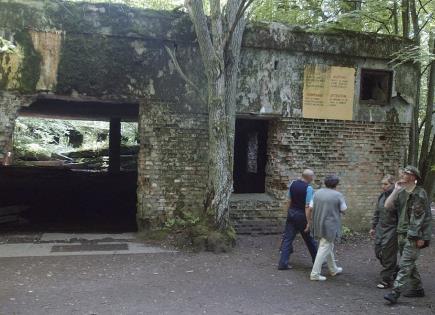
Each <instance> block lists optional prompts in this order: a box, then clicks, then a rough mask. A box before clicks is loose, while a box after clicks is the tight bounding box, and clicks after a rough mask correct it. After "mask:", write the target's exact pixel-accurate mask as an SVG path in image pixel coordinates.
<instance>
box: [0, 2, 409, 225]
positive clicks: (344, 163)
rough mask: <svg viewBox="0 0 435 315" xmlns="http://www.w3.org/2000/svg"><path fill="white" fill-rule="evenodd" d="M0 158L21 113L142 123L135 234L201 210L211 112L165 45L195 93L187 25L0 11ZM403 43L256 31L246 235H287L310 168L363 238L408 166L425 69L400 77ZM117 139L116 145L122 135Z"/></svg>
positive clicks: (196, 71)
mask: <svg viewBox="0 0 435 315" xmlns="http://www.w3.org/2000/svg"><path fill="white" fill-rule="evenodd" d="M0 35H1V36H2V37H3V38H6V39H8V40H10V41H12V42H13V43H15V44H16V45H17V48H18V53H15V54H4V53H3V54H0V61H1V67H0V89H1V93H0V158H4V156H5V153H6V152H8V151H11V146H12V133H13V128H14V121H15V119H16V118H17V116H18V115H21V114H26V113H27V114H28V113H32V114H34V115H40V116H48V117H49V116H54V117H66V118H83V117H85V118H87V119H94V120H98V119H102V120H110V121H111V128H112V142H113V150H112V156H111V159H112V161H111V170H112V171H114V172H116V169H117V168H118V169H119V165H118V164H117V156H116V155H117V152H118V154H119V151H117V150H116V141H117V140H116V139H117V136H116V135H117V134H119V122H120V121H123V120H128V121H138V122H139V135H140V152H139V156H138V169H137V195H136V196H137V203H136V205H137V208H136V209H135V211H136V218H137V223H138V226H139V228H141V227H143V226H145V225H146V223H147V222H150V221H151V222H154V221H153V219H156V218H159V219H165V218H169V217H171V215H172V214H173V213H174V211H179V210H183V211H192V212H194V213H195V212H198V211H200V209H201V208H202V207H203V203H204V195H205V185H206V177H207V154H208V151H207V141H208V140H207V138H208V136H207V128H208V126H207V107H206V106H205V104H203V103H202V102H201V101H200V97H199V96H198V95H197V94H196V92H195V91H193V90H192V89H191V88H190V86H189V85H188V84H186V83H185V82H184V81H183V80H182V79H181V77H180V75H179V74H178V73H177V71H176V70H175V69H174V65H173V63H172V62H171V60H170V58H169V57H168V54H167V53H166V51H165V46H168V47H169V48H170V49H173V50H174V51H175V53H176V56H177V58H178V60H179V63H180V65H181V67H182V68H183V69H184V71H185V72H186V74H187V76H188V77H189V78H191V80H192V81H193V82H195V83H196V84H197V85H198V86H202V87H204V91H205V86H204V83H205V75H204V73H203V65H202V63H201V58H200V54H199V48H198V45H197V42H196V39H195V34H194V32H193V28H192V24H191V23H190V20H189V17H188V16H187V15H186V14H185V13H181V12H159V11H152V10H139V9H132V8H129V7H126V6H120V5H106V4H66V3H63V2H57V1H52V2H47V1H36V0H35V1H32V0H29V1H19V0H16V1H9V0H0ZM407 45H409V43H408V42H406V41H404V40H403V39H400V38H397V37H392V36H380V35H375V34H357V33H352V32H343V31H341V32H332V33H309V32H305V31H303V30H300V29H296V28H291V27H288V26H284V25H280V24H275V23H270V24H255V25H250V26H248V28H247V30H246V32H245V35H244V40H243V48H242V59H241V65H240V76H239V82H238V97H237V122H236V124H237V126H236V133H235V143H236V145H235V163H234V195H233V196H232V200H231V209H230V215H231V218H232V222H233V223H234V224H235V226H236V228H237V229H238V231H239V232H240V233H252V232H255V233H271V232H277V231H280V230H281V228H282V222H283V218H284V217H285V215H286V213H285V211H284V210H283V207H282V205H283V200H284V198H285V196H286V191H287V187H288V183H289V180H290V179H292V178H295V177H297V176H299V174H300V172H301V170H302V169H303V168H306V167H310V168H312V169H314V170H315V172H316V175H317V178H316V183H315V186H316V187H318V186H319V185H320V184H321V181H322V178H323V176H324V175H325V174H327V173H332V172H334V173H337V174H339V175H340V176H341V177H342V182H341V185H340V187H339V189H340V190H341V191H343V192H344V194H345V196H346V198H347V202H348V206H349V211H348V214H347V216H346V219H345V224H347V225H348V226H350V227H353V228H356V229H366V228H367V227H368V220H369V218H370V216H371V213H372V209H373V206H374V203H375V200H376V196H377V195H378V192H379V181H380V179H381V178H382V176H383V174H385V173H393V174H394V173H396V171H397V169H398V167H399V166H401V164H402V163H403V161H404V158H405V152H406V148H407V143H408V127H409V124H410V119H411V111H412V106H413V104H414V102H415V83H416V81H417V72H416V69H415V68H414V67H413V66H412V65H411V64H404V65H401V66H399V67H397V68H393V64H391V63H389V61H390V60H391V56H392V54H393V53H395V52H397V51H399V50H400V49H402V48H404V47H405V46H407ZM118 138H119V137H118Z"/></svg>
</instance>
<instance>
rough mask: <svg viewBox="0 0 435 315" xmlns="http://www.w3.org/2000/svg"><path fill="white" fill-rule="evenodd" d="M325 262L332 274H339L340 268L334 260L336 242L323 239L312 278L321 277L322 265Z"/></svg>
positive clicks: (312, 271) (320, 242)
mask: <svg viewBox="0 0 435 315" xmlns="http://www.w3.org/2000/svg"><path fill="white" fill-rule="evenodd" d="M325 260H326V262H327V264H328V268H329V271H330V272H331V273H334V272H337V270H338V267H337V265H336V263H335V258H334V242H329V241H328V240H327V239H325V238H321V239H320V241H319V248H318V249H317V255H316V259H315V261H314V265H313V269H312V270H311V277H318V276H320V274H321V271H322V265H323V262H324V261H325Z"/></svg>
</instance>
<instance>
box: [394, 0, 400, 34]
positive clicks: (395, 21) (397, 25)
mask: <svg viewBox="0 0 435 315" xmlns="http://www.w3.org/2000/svg"><path fill="white" fill-rule="evenodd" d="M392 14H393V26H394V27H393V29H394V35H399V18H398V8H397V0H394V3H393V13H392Z"/></svg>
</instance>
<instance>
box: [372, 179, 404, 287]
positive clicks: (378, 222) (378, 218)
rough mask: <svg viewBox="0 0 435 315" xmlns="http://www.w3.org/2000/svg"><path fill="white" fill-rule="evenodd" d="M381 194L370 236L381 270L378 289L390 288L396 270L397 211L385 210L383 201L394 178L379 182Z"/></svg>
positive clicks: (397, 248)
mask: <svg viewBox="0 0 435 315" xmlns="http://www.w3.org/2000/svg"><path fill="white" fill-rule="evenodd" d="M381 185H382V193H381V195H380V196H379V198H378V202H377V204H376V209H375V211H374V213H373V218H372V228H371V229H370V236H371V237H372V238H375V255H376V258H378V259H379V261H380V263H381V265H382V270H381V281H380V282H379V283H378V285H377V286H376V287H377V288H379V289H386V288H389V287H391V285H392V284H393V281H394V278H395V277H396V273H397V270H398V267H397V254H398V251H399V246H398V243H397V220H398V214H397V209H396V208H394V207H393V208H392V209H386V208H385V207H384V204H385V200H386V199H387V198H388V197H389V196H390V195H391V193H392V192H393V189H394V177H393V176H392V175H385V177H384V178H383V179H382V181H381Z"/></svg>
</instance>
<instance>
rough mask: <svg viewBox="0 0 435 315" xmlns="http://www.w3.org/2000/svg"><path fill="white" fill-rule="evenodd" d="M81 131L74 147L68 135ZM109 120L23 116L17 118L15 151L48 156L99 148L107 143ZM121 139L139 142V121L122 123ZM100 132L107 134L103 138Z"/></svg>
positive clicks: (31, 155)
mask: <svg viewBox="0 0 435 315" xmlns="http://www.w3.org/2000/svg"><path fill="white" fill-rule="evenodd" d="M72 133H79V134H81V135H82V136H83V144H82V145H81V146H80V147H76V148H73V147H72V145H71V144H70V143H69V136H70V135H71V134H72ZM108 133H109V123H108V122H99V121H78V120H59V119H40V118H26V117H21V118H18V119H17V120H16V124H15V131H14V152H15V155H16V156H17V157H18V158H20V157H21V158H23V157H26V158H27V159H29V158H30V159H36V160H41V159H49V158H50V157H51V156H52V154H53V153H55V154H60V153H64V152H71V151H79V150H100V149H103V148H107V147H108V145H109V144H108V141H109V140H108ZM121 134H122V137H121V141H122V143H123V144H124V145H135V144H136V143H137V137H138V135H137V124H135V123H122V124H121ZM100 135H106V137H103V139H101V137H100Z"/></svg>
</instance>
